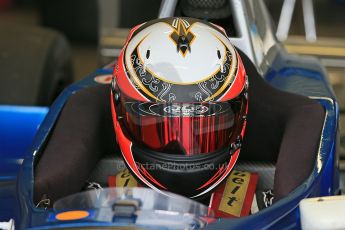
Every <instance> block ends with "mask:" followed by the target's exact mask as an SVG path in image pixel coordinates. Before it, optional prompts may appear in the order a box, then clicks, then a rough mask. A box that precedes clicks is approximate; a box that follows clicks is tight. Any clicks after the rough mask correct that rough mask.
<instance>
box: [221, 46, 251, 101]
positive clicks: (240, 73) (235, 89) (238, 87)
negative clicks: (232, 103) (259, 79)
mask: <svg viewBox="0 0 345 230" xmlns="http://www.w3.org/2000/svg"><path fill="white" fill-rule="evenodd" d="M236 55H237V60H238V62H237V73H236V76H235V80H234V81H233V83H232V84H231V86H230V87H229V89H228V90H227V92H225V93H224V96H223V97H222V98H220V99H219V101H229V100H231V99H233V98H235V97H236V96H238V95H239V94H240V93H241V92H242V90H243V88H244V85H245V82H246V71H245V69H244V67H243V63H242V60H241V57H240V56H239V55H238V53H237V51H236Z"/></svg>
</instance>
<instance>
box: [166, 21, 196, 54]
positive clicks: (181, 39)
mask: <svg viewBox="0 0 345 230" xmlns="http://www.w3.org/2000/svg"><path fill="white" fill-rule="evenodd" d="M171 26H172V27H173V29H174V30H173V32H172V33H171V34H170V38H171V40H172V41H173V42H174V43H175V44H176V48H177V52H180V53H181V54H182V56H183V57H185V56H186V54H187V51H189V52H191V48H190V46H191V44H192V42H193V40H194V38H195V35H194V34H193V33H192V32H191V31H190V28H191V24H190V23H189V22H188V21H186V20H184V19H180V18H176V19H174V20H173V22H172V25H171Z"/></svg>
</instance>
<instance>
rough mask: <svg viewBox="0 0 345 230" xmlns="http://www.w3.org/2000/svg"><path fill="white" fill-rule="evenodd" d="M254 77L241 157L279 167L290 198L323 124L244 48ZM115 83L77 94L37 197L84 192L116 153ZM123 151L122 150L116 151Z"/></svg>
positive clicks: (307, 168)
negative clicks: (273, 81) (112, 103)
mask: <svg viewBox="0 0 345 230" xmlns="http://www.w3.org/2000/svg"><path fill="white" fill-rule="evenodd" d="M239 53H240V55H241V58H242V61H243V63H244V66H245V68H246V72H247V75H248V77H249V85H250V86H249V111H248V117H247V129H246V133H245V138H244V141H243V145H242V150H241V154H240V159H239V160H240V161H251V162H263V161H265V162H267V161H268V162H272V163H273V164H275V165H276V171H275V177H274V186H273V190H274V193H275V200H279V199H280V198H282V197H284V196H287V195H288V194H289V193H290V192H291V191H292V190H293V189H295V188H296V187H297V186H298V185H300V184H301V183H302V182H303V181H305V180H306V179H307V177H308V176H309V175H310V173H311V171H312V168H313V166H314V164H315V159H316V155H317V151H318V146H319V142H320V134H321V130H322V126H323V122H324V116H325V114H324V110H323V108H322V106H321V105H320V104H319V103H318V102H317V101H314V100H312V99H309V98H307V97H303V96H300V95H295V94H291V93H287V92H283V91H280V90H278V89H275V88H273V87H272V86H270V85H269V84H268V83H266V82H265V80H264V79H263V78H262V77H261V76H260V75H259V73H258V72H257V70H256V68H255V66H254V65H253V63H252V62H251V61H250V60H249V58H248V57H247V56H246V55H245V54H244V53H242V52H241V51H239ZM109 94H110V86H108V85H100V86H96V87H90V88H87V89H83V90H80V91H78V92H76V93H75V94H73V95H72V96H71V97H70V98H69V100H68V101H67V102H66V104H65V106H64V108H63V109H62V111H61V113H60V116H59V118H58V119H57V122H56V124H55V126H54V128H53V129H52V131H51V133H50V138H49V139H48V140H47V142H46V143H45V147H44V149H42V150H41V152H40V153H39V154H38V155H37V156H36V159H35V172H34V175H35V179H34V200H35V202H36V203H38V202H39V201H40V200H41V198H42V197H43V196H44V195H45V197H47V198H49V199H50V200H51V201H52V202H51V203H53V202H54V201H55V200H56V199H59V198H61V197H64V196H66V195H70V194H73V193H77V192H79V191H81V189H82V187H83V186H84V184H85V181H87V180H88V178H89V176H90V174H91V172H92V170H93V168H95V166H96V164H97V162H98V161H99V160H100V159H101V158H102V157H104V156H105V155H106V154H109V153H113V152H114V149H116V147H115V136H114V131H113V125H112V119H111V112H110V111H111V110H110V102H109ZM115 152H116V153H115V154H118V155H120V151H115Z"/></svg>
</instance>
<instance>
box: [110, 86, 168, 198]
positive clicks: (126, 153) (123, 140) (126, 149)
mask: <svg viewBox="0 0 345 230" xmlns="http://www.w3.org/2000/svg"><path fill="white" fill-rule="evenodd" d="M110 101H111V112H112V117H113V123H114V128H115V134H116V138H117V140H118V144H119V146H120V150H121V152H122V155H123V157H124V159H125V161H126V163H127V165H128V166H129V167H130V169H131V171H132V172H133V173H134V174H135V175H136V176H137V177H138V178H139V179H140V180H141V181H142V182H144V183H145V184H146V185H147V186H149V187H150V188H152V189H154V190H156V191H158V192H161V193H163V192H162V191H160V190H159V189H157V188H156V187H155V186H154V185H152V184H151V183H150V182H148V181H147V180H146V179H145V178H144V177H143V176H142V175H141V174H140V172H139V170H138V168H137V164H136V163H135V160H134V158H133V153H132V142H131V141H130V140H128V138H127V137H126V136H125V135H124V133H123V132H122V129H121V126H120V124H119V122H118V120H117V115H116V110H115V107H114V99H113V93H112V92H111V94H110Z"/></svg>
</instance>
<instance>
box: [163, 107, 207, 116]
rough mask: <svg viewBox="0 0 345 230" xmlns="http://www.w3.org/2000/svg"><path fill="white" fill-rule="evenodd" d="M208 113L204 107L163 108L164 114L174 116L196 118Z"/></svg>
mask: <svg viewBox="0 0 345 230" xmlns="http://www.w3.org/2000/svg"><path fill="white" fill-rule="evenodd" d="M207 111H208V108H207V107H206V106H204V105H192V104H187V105H169V106H166V107H165V108H164V112H166V113H168V114H170V115H174V116H197V115H202V114H204V113H206V112H207Z"/></svg>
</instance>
